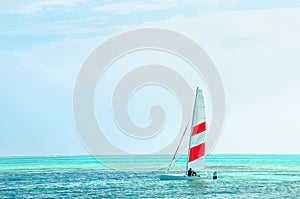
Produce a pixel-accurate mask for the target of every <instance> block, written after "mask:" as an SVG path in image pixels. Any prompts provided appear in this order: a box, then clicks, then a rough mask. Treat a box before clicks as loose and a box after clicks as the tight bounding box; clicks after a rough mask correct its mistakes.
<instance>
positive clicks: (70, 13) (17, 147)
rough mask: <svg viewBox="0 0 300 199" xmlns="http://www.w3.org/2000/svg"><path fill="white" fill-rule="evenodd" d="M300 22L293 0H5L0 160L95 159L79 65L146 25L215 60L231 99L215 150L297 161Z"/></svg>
mask: <svg viewBox="0 0 300 199" xmlns="http://www.w3.org/2000/svg"><path fill="white" fill-rule="evenodd" d="M299 21H300V2H299V1H292V0H291V1H276V0H266V1H259V0H256V1H250V0H249V1H243V0H213V1H210V0H194V1H189V0H188V1H177V0H175V1H174V0H170V1H169V0H166V1H156V0H152V1H115V2H114V3H112V2H111V1H101V2H100V1H91V0H53V1H48V0H40V1H32V0H24V1H8V0H2V1H0V24H1V26H0V34H1V37H0V57H1V59H0V67H1V68H0V71H1V72H0V91H1V98H0V104H1V111H0V119H1V123H0V155H1V156H10V155H76V154H87V152H86V151H85V149H84V147H83V146H82V144H81V142H80V139H79V137H78V135H77V133H76V128H75V125H74V119H73V109H72V97H73V89H74V84H75V81H76V77H77V74H78V72H79V70H80V67H81V65H82V63H83V62H84V60H85V59H86V58H87V57H88V55H89V54H90V53H91V52H92V51H93V50H94V49H95V48H96V47H97V46H98V45H100V44H101V43H102V42H103V41H105V40H106V39H108V38H110V37H111V36H113V35H115V34H117V33H119V32H123V31H127V30H131V29H136V28H143V27H154V28H166V29H169V30H174V31H177V32H179V33H181V34H184V35H186V36H188V37H189V38H191V39H193V40H194V41H196V42H197V43H198V44H199V45H200V46H201V47H202V48H203V49H204V50H205V51H206V52H207V54H208V55H209V56H210V58H211V59H212V60H213V62H214V64H215V66H216V68H217V69H218V71H219V74H220V76H221V79H222V81H223V84H224V89H225V95H226V119H225V124H224V128H223V134H222V137H221V139H220V140H219V142H218V144H217V146H216V148H215V149H214V151H213V153H268V154H270V153H275V154H276V153H280V154H282V153H284V154H285V153H292V154H299V153H300V145H299V140H300V125H299V118H300V106H299V105H300V104H299V101H300V78H299V74H300V59H299V52H300V39H299V35H300V23H299ZM170 109H171V108H170ZM167 110H169V109H167ZM140 114H141V113H140ZM133 117H135V116H133ZM141 125H145V124H141Z"/></svg>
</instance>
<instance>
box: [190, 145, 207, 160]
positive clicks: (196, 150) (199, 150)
mask: <svg viewBox="0 0 300 199" xmlns="http://www.w3.org/2000/svg"><path fill="white" fill-rule="evenodd" d="M204 154H205V143H204V142H203V143H201V144H199V145H197V146H194V147H192V148H190V155H189V162H192V161H194V160H196V159H198V158H201V157H203V156H204Z"/></svg>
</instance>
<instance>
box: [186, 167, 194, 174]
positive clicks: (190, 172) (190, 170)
mask: <svg viewBox="0 0 300 199" xmlns="http://www.w3.org/2000/svg"><path fill="white" fill-rule="evenodd" d="M192 174H193V170H192V168H190V169H189V170H188V173H187V175H188V176H192Z"/></svg>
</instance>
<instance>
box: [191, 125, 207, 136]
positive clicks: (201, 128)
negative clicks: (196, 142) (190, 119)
mask: <svg viewBox="0 0 300 199" xmlns="http://www.w3.org/2000/svg"><path fill="white" fill-rule="evenodd" d="M205 130H206V122H202V123H200V124H198V125H196V126H194V127H193V132H192V136H193V135H197V134H199V133H202V132H203V131H205Z"/></svg>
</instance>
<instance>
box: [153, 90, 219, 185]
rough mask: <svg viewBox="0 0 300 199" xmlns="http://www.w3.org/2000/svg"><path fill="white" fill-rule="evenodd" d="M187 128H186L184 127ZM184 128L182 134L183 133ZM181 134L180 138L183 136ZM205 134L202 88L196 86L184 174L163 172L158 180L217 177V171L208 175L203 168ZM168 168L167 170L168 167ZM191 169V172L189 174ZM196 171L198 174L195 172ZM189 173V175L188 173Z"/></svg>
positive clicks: (174, 157)
mask: <svg viewBox="0 0 300 199" xmlns="http://www.w3.org/2000/svg"><path fill="white" fill-rule="evenodd" d="M186 129H187V128H186ZM186 129H185V131H184V134H183V136H184V135H185V132H186ZM183 136H182V138H183ZM205 136H206V116H205V104H204V98H203V94H202V90H200V89H199V88H198V87H197V89H196V97H195V103H194V111H193V119H192V127H191V131H190V137H189V146H188V156H187V163H186V172H185V174H174V173H165V174H163V175H160V176H159V178H160V180H205V179H217V172H214V173H213V175H212V176H209V175H208V173H207V172H206V170H205V168H204V163H205ZM181 141H182V139H181V140H180V143H179V145H178V147H177V150H176V152H175V154H174V156H173V159H172V162H171V164H170V166H171V165H172V163H174V161H175V159H176V153H177V151H178V148H179V146H180V144H181ZM170 166H169V168H168V171H169V169H170ZM191 170H193V171H194V172H192V174H191ZM197 173H198V174H197ZM199 173H202V174H203V173H205V175H199ZM189 174H191V175H189Z"/></svg>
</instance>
